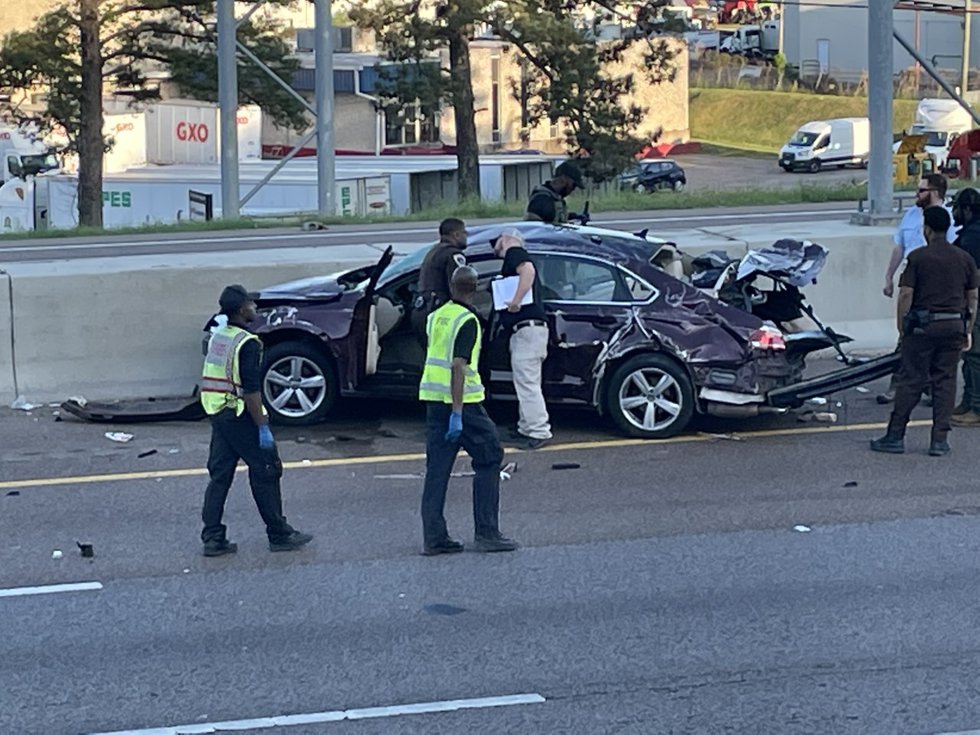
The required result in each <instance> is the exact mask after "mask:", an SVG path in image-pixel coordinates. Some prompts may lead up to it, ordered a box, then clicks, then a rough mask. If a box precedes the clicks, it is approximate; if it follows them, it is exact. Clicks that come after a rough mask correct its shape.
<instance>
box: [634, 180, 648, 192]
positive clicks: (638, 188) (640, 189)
mask: <svg viewBox="0 0 980 735" xmlns="http://www.w3.org/2000/svg"><path fill="white" fill-rule="evenodd" d="M633 191H635V192H636V193H637V194H646V193H647V192H648V191H649V189H647V187H646V184H641V183H639V182H637V183H636V184H634V185H633Z"/></svg>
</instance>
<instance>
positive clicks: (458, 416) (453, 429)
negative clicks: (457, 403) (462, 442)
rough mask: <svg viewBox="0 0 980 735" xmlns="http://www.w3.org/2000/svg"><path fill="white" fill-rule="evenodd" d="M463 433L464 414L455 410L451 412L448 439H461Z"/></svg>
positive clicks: (449, 440)
mask: <svg viewBox="0 0 980 735" xmlns="http://www.w3.org/2000/svg"><path fill="white" fill-rule="evenodd" d="M462 433H463V414H462V413H456V412H455V411H453V412H452V413H451V414H449V431H447V432H446V441H447V442H455V441H459V437H460V435H462Z"/></svg>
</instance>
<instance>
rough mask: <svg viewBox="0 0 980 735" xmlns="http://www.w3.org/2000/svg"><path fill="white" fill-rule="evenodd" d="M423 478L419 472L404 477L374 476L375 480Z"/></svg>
mask: <svg viewBox="0 0 980 735" xmlns="http://www.w3.org/2000/svg"><path fill="white" fill-rule="evenodd" d="M424 477H425V475H424V474H422V473H421V472H414V473H409V474H404V475H375V476H374V479H375V480H421V479H423V478H424Z"/></svg>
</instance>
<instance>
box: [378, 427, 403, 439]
mask: <svg viewBox="0 0 980 735" xmlns="http://www.w3.org/2000/svg"><path fill="white" fill-rule="evenodd" d="M378 436H383V437H384V438H385V439H397V438H398V434H396V433H395V432H393V431H392V430H391V429H379V430H378Z"/></svg>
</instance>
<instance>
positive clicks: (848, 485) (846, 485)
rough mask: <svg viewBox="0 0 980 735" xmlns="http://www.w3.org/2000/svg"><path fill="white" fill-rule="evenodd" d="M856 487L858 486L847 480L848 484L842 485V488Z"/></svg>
mask: <svg viewBox="0 0 980 735" xmlns="http://www.w3.org/2000/svg"><path fill="white" fill-rule="evenodd" d="M857 486H858V484H857V483H856V482H854V480H849V481H848V482H845V483H844V487H857Z"/></svg>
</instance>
